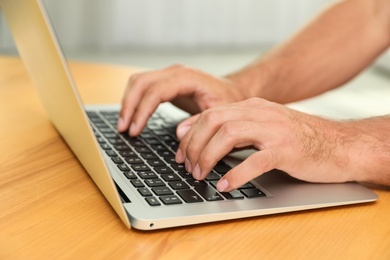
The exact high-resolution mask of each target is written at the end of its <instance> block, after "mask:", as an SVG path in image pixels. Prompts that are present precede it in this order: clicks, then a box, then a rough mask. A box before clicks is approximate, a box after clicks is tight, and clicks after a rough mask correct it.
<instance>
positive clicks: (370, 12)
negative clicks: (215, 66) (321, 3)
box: [228, 0, 390, 103]
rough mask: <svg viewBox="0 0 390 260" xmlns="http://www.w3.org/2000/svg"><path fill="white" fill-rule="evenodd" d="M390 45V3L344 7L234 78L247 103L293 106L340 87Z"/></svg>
mask: <svg viewBox="0 0 390 260" xmlns="http://www.w3.org/2000/svg"><path fill="white" fill-rule="evenodd" d="M389 44H390V1H387V0H349V1H343V2H340V3H338V4H336V5H333V6H332V7H330V8H329V9H327V10H326V11H325V12H323V13H322V14H321V15H320V16H318V18H317V19H316V20H314V21H313V22H312V23H311V24H309V25H308V26H307V27H305V28H304V29H303V30H302V31H301V32H299V33H298V34H296V35H295V36H294V37H293V38H291V39H290V40H289V41H287V42H285V43H284V44H282V45H280V46H278V47H276V48H275V49H273V50H271V51H270V52H269V53H268V54H267V55H265V56H263V57H261V58H260V59H258V60H256V61H255V62H254V63H252V64H250V65H249V66H247V67H245V68H244V69H242V70H240V71H238V72H236V73H233V74H231V75H229V76H228V78H230V79H232V80H233V81H234V82H235V83H236V84H237V85H238V86H239V87H240V88H241V89H242V90H243V92H244V93H245V94H246V95H247V97H253V96H258V97H263V98H266V99H269V100H272V101H276V102H280V103H288V102H292V101H297V100H300V99H304V98H308V97H312V96H315V95H318V94H320V93H322V92H325V91H327V90H330V89H333V88H335V87H338V86H340V85H341V84H343V83H345V82H346V81H348V80H350V79H351V78H353V77H354V76H355V75H356V74H358V73H359V72H360V71H362V70H363V69H364V68H365V67H367V66H368V65H369V64H370V63H371V62H372V61H373V60H374V59H375V58H376V57H377V56H378V55H379V54H380V53H381V52H383V51H384V50H385V49H386V48H387V47H388V46H389Z"/></svg>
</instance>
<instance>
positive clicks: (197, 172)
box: [192, 164, 201, 180]
mask: <svg viewBox="0 0 390 260" xmlns="http://www.w3.org/2000/svg"><path fill="white" fill-rule="evenodd" d="M200 173H201V170H200V167H199V164H197V165H195V167H194V170H193V172H192V177H194V179H197V180H199V179H200Z"/></svg>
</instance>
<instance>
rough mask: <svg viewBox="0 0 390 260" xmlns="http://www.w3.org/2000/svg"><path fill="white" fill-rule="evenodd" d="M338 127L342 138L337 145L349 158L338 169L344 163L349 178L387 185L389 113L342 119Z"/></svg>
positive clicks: (388, 175)
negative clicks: (358, 118)
mask: <svg viewBox="0 0 390 260" xmlns="http://www.w3.org/2000/svg"><path fill="white" fill-rule="evenodd" d="M341 127H343V129H342V131H343V132H344V134H345V138H343V139H344V140H339V141H340V142H339V146H340V149H341V151H343V152H342V153H343V154H344V155H347V157H346V158H348V159H347V160H346V161H343V162H341V165H340V166H341V169H342V168H343V167H346V168H345V170H346V171H349V173H350V176H351V177H352V178H351V180H355V181H361V182H370V183H376V184H381V185H387V186H390V116H384V117H375V118H369V119H364V120H357V121H350V122H344V123H342V124H341ZM341 157H342V155H341V156H340V158H341Z"/></svg>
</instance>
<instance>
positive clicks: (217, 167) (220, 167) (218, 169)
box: [214, 163, 232, 175]
mask: <svg viewBox="0 0 390 260" xmlns="http://www.w3.org/2000/svg"><path fill="white" fill-rule="evenodd" d="M231 169H232V167H230V166H229V165H227V164H225V163H221V164H217V165H215V167H214V170H215V171H216V172H218V173H219V174H222V175H224V174H226V173H227V172H228V171H230V170H231Z"/></svg>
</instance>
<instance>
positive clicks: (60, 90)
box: [0, 0, 377, 230]
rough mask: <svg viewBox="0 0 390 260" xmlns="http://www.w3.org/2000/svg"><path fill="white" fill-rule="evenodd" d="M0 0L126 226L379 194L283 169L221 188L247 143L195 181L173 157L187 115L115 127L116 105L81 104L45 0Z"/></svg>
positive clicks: (30, 65)
mask: <svg viewBox="0 0 390 260" xmlns="http://www.w3.org/2000/svg"><path fill="white" fill-rule="evenodd" d="M0 7H1V11H2V13H3V15H4V16H5V18H6V21H7V24H8V26H9V27H10V30H11V33H12V35H13V37H14V40H15V43H16V46H17V48H18V51H19V54H20V56H21V58H22V60H23V62H24V64H25V66H26V68H27V70H28V73H29V75H30V77H31V79H32V81H33V84H34V85H35V87H36V89H37V91H38V94H39V96H40V98H41V100H42V103H43V105H44V107H45V109H46V111H47V114H48V117H49V118H50V120H51V122H52V123H53V125H54V126H55V128H56V129H57V130H58V132H59V133H60V134H61V136H62V137H63V139H64V140H65V141H66V143H67V144H68V146H69V147H70V149H72V151H73V152H74V154H75V156H76V157H77V158H78V160H79V161H80V162H81V164H82V165H83V166H84V168H85V169H86V171H87V172H88V173H89V175H90V176H91V178H92V179H93V180H94V182H95V183H96V185H97V187H98V188H99V189H100V191H101V193H102V194H103V195H104V196H105V197H106V199H107V201H108V202H109V203H110V204H111V206H112V207H113V208H114V210H115V211H116V213H117V214H118V216H119V217H120V219H121V220H122V221H123V223H124V224H125V225H126V226H127V227H128V228H131V227H133V228H136V229H139V230H157V229H163V228H169V227H178V226H185V225H193V224H200V223H206V222H215V221H223V220H231V219H238V218H247V217H254V216H261V215H267V214H276V213H283V212H292V211H298V210H309V209H316V208H324V207H331V206H340V205H347V204H356V203H364V202H372V201H375V200H377V195H376V194H375V193H374V192H372V191H371V190H369V189H367V188H366V187H364V186H362V185H360V184H358V183H342V184H314V183H306V182H302V181H299V180H296V179H294V178H292V177H290V176H289V175H288V174H286V173H284V172H281V171H278V170H273V171H270V172H268V173H265V174H264V175H262V176H260V177H257V178H256V179H254V180H253V181H251V182H248V183H247V184H245V185H243V186H242V187H240V188H239V189H237V190H235V191H233V192H230V193H219V192H218V191H217V190H216V189H215V185H216V182H217V181H218V179H219V178H221V176H223V174H225V173H226V172H227V171H228V170H229V169H230V168H231V167H234V165H236V164H237V163H239V162H240V161H242V160H243V159H245V157H246V156H248V154H250V153H251V151H250V150H247V151H244V152H239V153H235V154H231V155H229V156H227V157H226V158H225V159H224V160H222V161H220V162H219V163H218V164H217V165H216V166H215V168H214V169H213V171H212V172H211V173H210V175H209V176H208V178H207V179H206V180H205V181H196V180H194V179H193V178H192V176H191V175H190V174H189V173H187V172H186V171H185V169H184V167H183V165H179V164H177V163H176V162H175V161H174V159H173V158H174V152H175V150H176V148H177V145H178V141H177V140H176V137H175V131H174V130H175V126H176V124H177V122H178V120H180V119H182V118H183V116H186V114H184V113H183V112H181V111H179V110H178V109H176V108H175V107H173V106H172V105H168V104H163V105H160V107H159V109H158V110H157V112H156V113H155V114H154V115H153V116H152V118H151V120H150V121H149V122H148V125H147V127H146V128H145V130H144V131H143V132H142V134H141V135H140V136H138V137H136V138H131V137H129V136H128V135H126V134H120V133H118V132H117V131H116V122H117V119H118V111H119V105H101V106H100V105H97V106H85V105H84V104H83V103H82V100H81V98H80V97H79V94H78V91H77V88H76V85H75V83H74V81H73V79H72V76H71V73H70V70H69V68H68V66H67V63H66V60H65V58H64V55H63V53H62V51H61V49H60V45H59V43H58V41H57V39H56V37H55V34H54V31H53V29H52V27H51V24H50V21H49V19H48V16H47V14H46V11H45V8H44V5H43V4H42V2H41V1H40V0H0ZM259 221H261V219H259Z"/></svg>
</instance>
